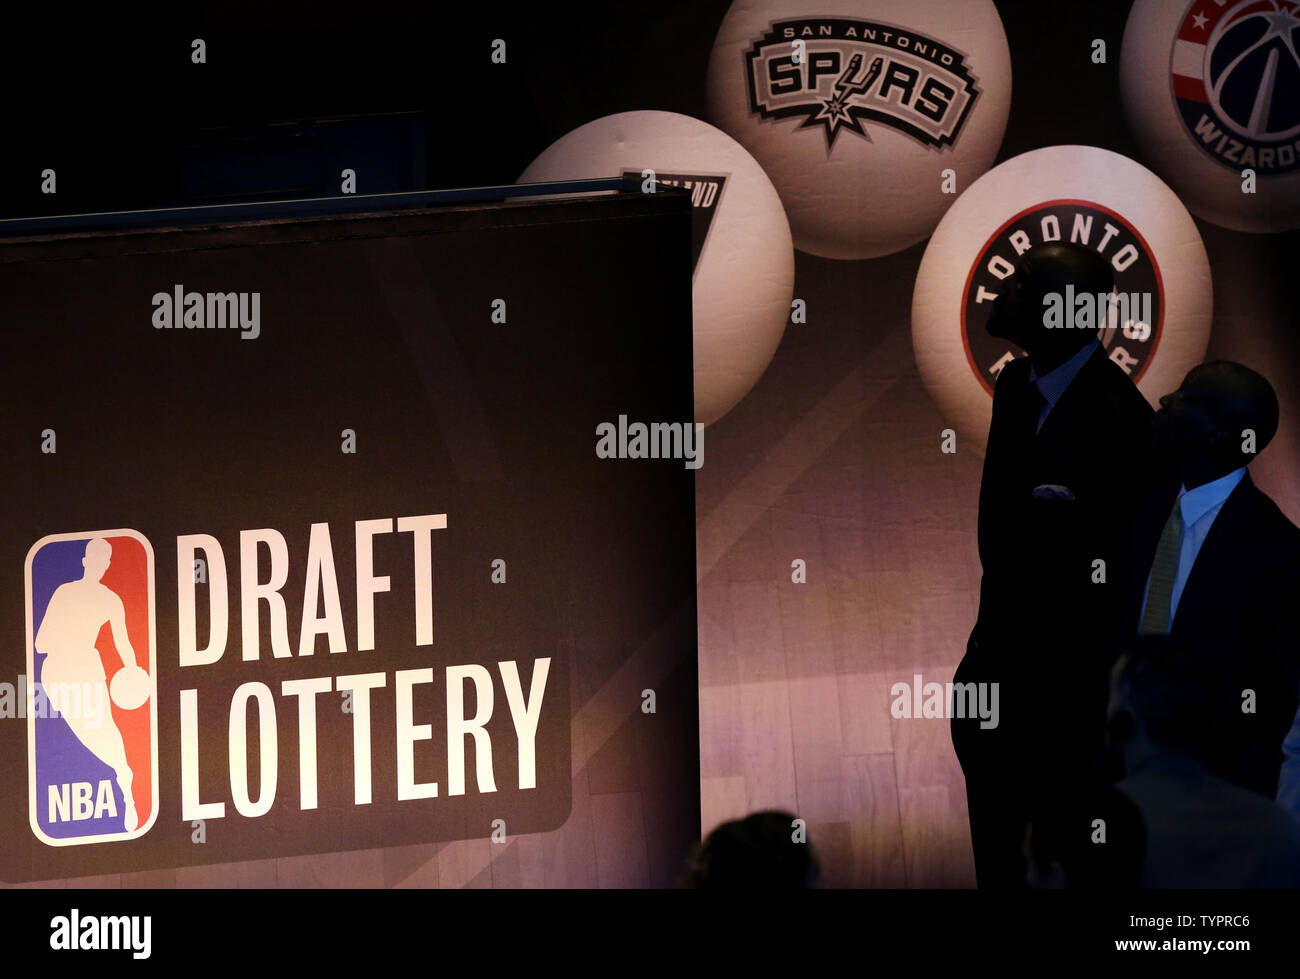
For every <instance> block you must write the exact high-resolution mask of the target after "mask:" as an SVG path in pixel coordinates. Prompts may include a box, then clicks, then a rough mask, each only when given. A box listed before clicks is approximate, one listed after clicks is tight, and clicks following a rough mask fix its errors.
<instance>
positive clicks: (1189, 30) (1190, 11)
mask: <svg viewBox="0 0 1300 979" xmlns="http://www.w3.org/2000/svg"><path fill="white" fill-rule="evenodd" d="M1172 75H1173V94H1174V102H1175V104H1176V105H1177V107H1178V113H1179V115H1180V116H1181V118H1182V121H1183V124H1184V125H1185V126H1186V127H1187V130H1188V132H1189V133H1190V134H1191V136H1192V137H1193V139H1194V140H1195V141H1196V144H1197V145H1198V146H1200V147H1201V149H1202V150H1204V151H1205V152H1206V153H1208V154H1210V156H1212V157H1214V158H1215V159H1217V160H1218V161H1219V162H1221V163H1223V164H1224V165H1225V166H1227V167H1231V168H1233V169H1236V170H1240V169H1242V168H1244V167H1251V168H1253V169H1255V170H1257V171H1258V172H1259V173H1260V175H1261V176H1263V175H1265V174H1275V173H1288V172H1290V171H1293V170H1295V169H1297V167H1300V0H1241V2H1238V3H1230V2H1227V0H1195V2H1194V3H1192V4H1191V6H1189V7H1188V8H1187V12H1186V14H1185V16H1184V18H1183V21H1182V23H1181V24H1180V25H1179V30H1178V36H1177V38H1176V39H1175V41H1174V51H1173V61H1172Z"/></svg>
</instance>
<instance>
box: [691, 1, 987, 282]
mask: <svg viewBox="0 0 1300 979" xmlns="http://www.w3.org/2000/svg"><path fill="white" fill-rule="evenodd" d="M708 98H709V119H710V120H711V121H712V122H714V123H715V124H716V125H718V126H720V127H721V128H722V129H724V130H726V131H727V132H728V133H730V134H731V135H732V136H734V137H735V138H736V139H738V140H739V141H740V142H741V143H742V144H743V145H744V146H745V148H746V149H747V150H749V152H750V153H752V154H753V155H754V157H755V159H757V160H758V162H759V163H761V164H762V165H763V168H764V169H765V170H766V171H767V173H768V175H769V176H770V177H771V178H772V182H773V183H774V184H775V185H776V189H777V191H778V192H779V193H780V194H781V199H782V201H784V202H785V206H786V213H787V214H788V215H789V216H790V226H791V229H792V230H793V232H794V242H795V247H797V248H799V249H800V250H801V251H805V252H810V253H812V254H814V255H820V256H823V257H826V258H839V259H857V258H873V257H875V256H878V255H887V254H890V253H891V252H896V251H899V250H901V249H903V248H906V247H907V246H908V245H912V244H915V243H916V242H918V241H920V240H921V239H923V238H924V237H925V236H926V235H928V234H929V233H930V232H931V231H932V230H933V229H934V226H935V224H936V223H937V222H938V220H939V218H940V217H942V216H943V213H944V211H946V210H947V209H948V207H949V206H950V205H951V204H952V202H953V199H954V194H953V193H951V192H947V191H951V190H952V185H949V186H948V187H945V171H951V173H950V174H949V175H947V176H948V178H949V180H951V181H955V188H956V192H957V193H960V191H961V190H962V189H963V188H965V187H967V186H969V184H970V183H971V182H972V181H973V180H975V178H977V177H978V176H979V175H980V174H982V173H983V172H984V171H985V170H987V169H988V168H989V167H990V166H991V165H992V164H993V160H994V157H995V156H996V155H997V151H998V146H999V145H1000V144H1001V142H1002V134H1003V131H1004V130H1005V129H1006V123H1007V113H1008V111H1009V109H1010V105H1011V59H1010V54H1009V52H1008V49H1007V39H1006V35H1005V34H1004V33H1003V30H1002V21H1001V20H1000V19H999V17H998V12H997V10H996V8H995V7H994V6H993V3H992V2H991V0H962V2H961V3H956V4H955V3H951V2H948V0H816V2H813V3H806V2H796V0H756V2H745V3H735V4H733V5H732V7H731V9H730V10H729V11H728V13H727V15H726V17H725V18H724V19H723V21H722V25H721V27H720V28H719V30H718V36H717V39H716V40H715V41H714V46H713V53H712V55H711V57H710V60H709V75H708Z"/></svg>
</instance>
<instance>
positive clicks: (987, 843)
mask: <svg viewBox="0 0 1300 979" xmlns="http://www.w3.org/2000/svg"><path fill="white" fill-rule="evenodd" d="M1067 286H1073V288H1074V291H1075V292H1076V293H1088V294H1091V295H1093V296H1095V295H1097V294H1099V293H1100V294H1104V295H1107V296H1108V295H1109V294H1110V293H1111V291H1112V289H1113V287H1114V281H1113V276H1112V273H1111V269H1110V265H1109V263H1108V262H1107V261H1106V259H1104V258H1103V257H1102V256H1101V255H1099V254H1098V253H1097V252H1094V251H1092V250H1090V249H1088V248H1084V247H1083V246H1081V245H1075V244H1067V243H1060V242H1057V243H1052V244H1047V245H1041V246H1039V247H1037V248H1034V249H1031V250H1030V251H1028V252H1027V253H1026V254H1025V255H1024V256H1022V258H1021V261H1020V266H1019V268H1018V270H1017V272H1016V275H1015V276H1014V278H1013V279H1012V280H1011V281H1010V282H1009V283H1008V287H1009V288H1008V290H1007V291H1005V292H1003V293H1002V294H1000V295H999V296H998V298H997V299H996V300H995V302H994V305H993V312H992V315H991V316H990V318H989V322H988V326H987V329H988V331H989V333H990V334H992V335H993V336H995V337H998V338H1001V339H1006V340H1009V341H1011V342H1013V343H1015V344H1018V345H1019V346H1020V347H1022V348H1023V349H1024V350H1025V351H1026V352H1027V353H1028V357H1026V358H1024V359H1020V360H1015V361H1012V362H1011V363H1009V364H1008V365H1007V366H1006V367H1004V368H1003V370H1002V372H1001V374H1000V375H999V376H998V379H997V383H996V386H995V388H994V393H993V418H992V422H991V424H990V426H989V439H988V449H987V451H986V454H985V459H984V473H983V479H982V482H981V484H980V501H979V554H980V562H981V564H982V566H983V578H982V581H981V584H980V608H979V617H978V619H977V621H976V624H975V628H974V631H973V632H972V633H971V637H970V641H969V643H968V645H967V649H966V655H965V657H964V658H963V660H962V662H961V665H960V666H959V667H958V668H957V673H956V676H955V677H954V680H955V681H956V682H957V683H963V684H964V683H980V682H982V683H998V684H999V685H1000V686H999V698H1000V703H1001V705H1002V710H1001V720H1000V723H999V725H998V727H996V728H991V729H981V728H980V727H979V724H978V722H977V721H972V720H969V719H959V718H956V717H954V719H953V722H952V738H953V746H954V748H955V749H956V751H957V756H958V759H959V760H960V761H961V765H962V769H963V771H964V772H965V775H966V797H967V802H968V805H969V809H970V825H971V841H972V845H973V847H974V852H975V870H976V876H977V879H978V882H979V886H980V887H1023V886H1024V883H1025V865H1024V858H1023V853H1022V845H1023V842H1024V831H1025V825H1026V823H1027V822H1028V821H1029V813H1030V811H1031V810H1032V809H1035V808H1039V807H1040V806H1041V805H1042V804H1043V800H1044V796H1045V795H1050V794H1051V793H1053V792H1054V791H1057V790H1058V789H1059V788H1060V787H1061V786H1062V785H1063V784H1065V783H1068V782H1070V781H1072V780H1074V779H1076V778H1079V777H1084V776H1085V775H1089V774H1091V771H1090V769H1091V767H1093V766H1094V765H1099V764H1100V758H1101V756H1102V754H1103V751H1104V740H1105V708H1106V681H1107V671H1108V668H1109V665H1110V662H1111V659H1112V658H1113V657H1112V656H1111V655H1110V654H1109V650H1110V649H1111V648H1112V645H1111V642H1112V639H1113V638H1114V636H1116V635H1117V634H1118V633H1119V629H1120V626H1121V622H1122V613H1123V597H1124V583H1125V581H1126V580H1127V577H1128V575H1127V574H1126V572H1125V570H1124V566H1125V565H1126V563H1127V561H1128V559H1129V556H1130V553H1131V548H1130V545H1129V542H1128V539H1127V530H1128V527H1129V524H1130V521H1131V514H1130V513H1129V512H1128V510H1127V507H1129V506H1130V505H1131V504H1130V501H1131V500H1133V499H1134V497H1135V495H1136V492H1135V489H1134V486H1135V481H1136V480H1137V475H1136V474H1137V470H1138V468H1139V466H1140V465H1141V464H1142V463H1143V462H1144V460H1145V457H1146V454H1147V446H1148V426H1149V422H1150V419H1151V415H1152V410H1151V406H1150V405H1148V404H1147V403H1146V401H1145V399H1144V398H1143V397H1142V395H1141V394H1139V393H1138V390H1137V388H1136V387H1134V386H1133V383H1132V381H1131V380H1130V379H1129V377H1128V375H1127V374H1126V373H1125V372H1124V370H1123V369H1122V368H1120V367H1119V366H1118V365H1116V364H1115V363H1113V362H1112V361H1111V360H1110V359H1109V358H1108V357H1107V356H1106V352H1105V349H1104V347H1103V346H1102V345H1101V343H1099V342H1098V339H1097V337H1098V334H1097V331H1096V330H1095V329H1075V328H1073V317H1072V316H1070V317H1068V322H1069V325H1068V326H1066V327H1058V328H1049V327H1048V326H1046V325H1045V321H1044V312H1045V310H1046V309H1047V305H1046V303H1047V302H1049V301H1050V300H1051V297H1052V295H1053V294H1055V295H1058V296H1059V295H1063V294H1064V293H1065V292H1066V288H1067ZM1139 485H1140V484H1139ZM1098 562H1100V563H1098ZM954 699H956V698H954ZM954 713H956V712H955V711H954Z"/></svg>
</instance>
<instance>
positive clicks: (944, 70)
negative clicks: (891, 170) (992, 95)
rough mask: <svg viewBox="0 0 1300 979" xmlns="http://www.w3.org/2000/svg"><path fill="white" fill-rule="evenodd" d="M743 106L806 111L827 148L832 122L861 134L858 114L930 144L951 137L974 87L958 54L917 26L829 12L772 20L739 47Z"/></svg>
mask: <svg viewBox="0 0 1300 979" xmlns="http://www.w3.org/2000/svg"><path fill="white" fill-rule="evenodd" d="M745 65H746V76H747V80H748V83H749V105H750V110H751V111H753V112H756V113H758V114H759V115H760V116H761V117H762V118H764V119H784V118H788V117H791V116H806V117H807V119H806V121H805V122H804V124H803V126H801V127H800V129H807V128H810V127H821V129H822V130H823V131H824V132H825V134H826V146H827V150H828V151H829V150H830V148H831V147H833V146H834V145H835V139H836V137H837V136H838V135H839V133H840V131H841V130H848V131H849V132H852V133H854V134H856V135H858V136H860V137H862V138H863V139H865V140H867V141H868V142H870V141H871V137H870V135H868V133H867V131H866V130H865V129H864V128H863V126H862V122H863V120H870V121H872V122H877V123H880V124H881V125H885V126H891V127H893V128H894V129H897V130H898V131H900V132H903V133H906V134H907V135H908V136H911V137H912V138H914V139H916V140H918V141H919V142H921V143H923V144H924V145H926V146H928V147H931V148H933V149H940V148H942V147H944V146H951V145H952V143H953V142H954V141H955V140H956V138H957V134H958V133H959V132H960V131H961V128H962V124H963V123H964V122H965V121H966V117H967V116H968V115H969V114H970V110H971V107H972V106H974V104H975V99H976V98H977V97H978V95H979V89H977V88H976V87H975V80H974V77H973V76H972V75H971V72H970V69H969V67H968V66H967V64H966V58H965V56H964V55H963V54H962V53H961V52H960V51H957V50H956V49H954V48H951V47H949V46H947V45H946V44H943V43H942V42H941V41H937V40H935V39H934V38H932V37H927V36H925V35H923V34H919V33H917V32H916V31H912V30H908V29H906V28H903V27H895V26H893V25H890V24H877V23H872V22H869V21H861V20H847V19H840V18H832V17H805V18H800V19H799V20H790V21H781V22H779V23H774V24H773V25H772V28H771V30H770V31H768V33H767V34H765V35H764V36H763V37H762V38H761V39H760V40H758V41H757V42H755V44H754V46H753V47H752V48H751V49H750V50H749V51H747V52H746V53H745Z"/></svg>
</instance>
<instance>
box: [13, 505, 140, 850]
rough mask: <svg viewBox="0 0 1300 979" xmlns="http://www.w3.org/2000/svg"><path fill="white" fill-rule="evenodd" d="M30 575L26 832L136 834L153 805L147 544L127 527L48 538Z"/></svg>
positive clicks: (66, 838)
mask: <svg viewBox="0 0 1300 979" xmlns="http://www.w3.org/2000/svg"><path fill="white" fill-rule="evenodd" d="M26 582H27V589H26V590H27V675H28V677H29V685H28V690H29V695H28V704H27V739H28V740H27V744H28V798H29V814H30V819H31V827H32V832H33V833H35V834H36V836H37V838H39V839H40V840H42V841H43V842H45V843H48V844H50V845H51V846H67V845H70V844H77V843H98V842H105V841H110V840H123V839H133V838H135V837H137V836H141V835H143V834H144V833H145V832H146V831H147V830H148V829H149V827H150V826H152V825H153V822H154V820H155V819H156V818H157V810H158V806H157V799H158V734H157V731H158V715H157V709H156V707H155V702H156V699H157V698H156V693H157V684H156V679H155V677H156V670H155V667H156V653H155V647H154V599H153V595H154V588H153V585H154V581H153V548H152V547H150V545H149V542H148V540H146V539H145V538H144V536H142V535H141V534H138V533H136V532H135V531H133V530H113V531H104V532H100V533H92V534H87V533H81V534H55V535H52V536H49V537H45V538H43V539H41V540H40V541H37V543H36V544H35V545H33V547H32V549H31V551H30V552H28V555H27V568H26Z"/></svg>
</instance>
